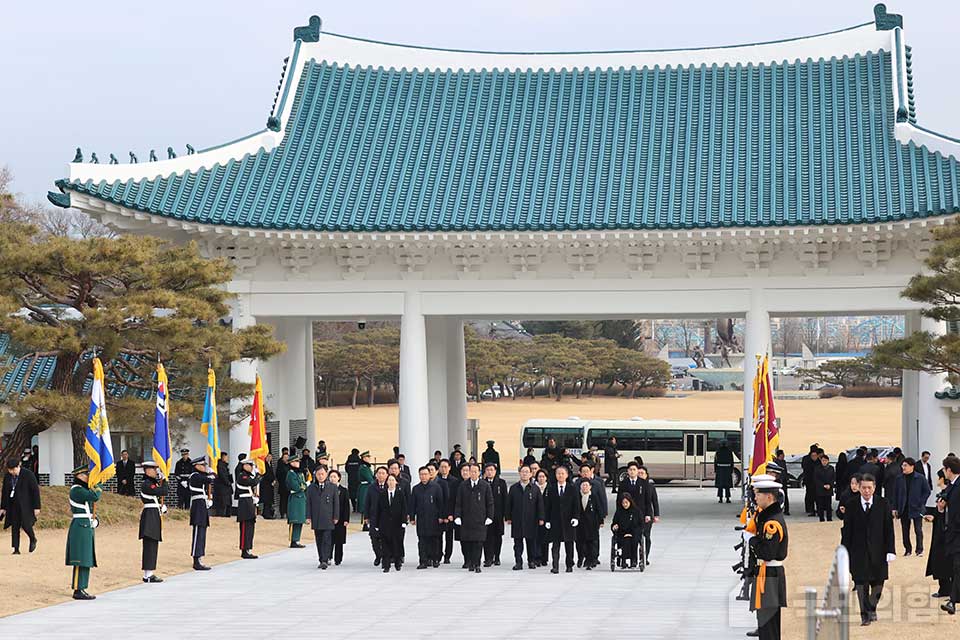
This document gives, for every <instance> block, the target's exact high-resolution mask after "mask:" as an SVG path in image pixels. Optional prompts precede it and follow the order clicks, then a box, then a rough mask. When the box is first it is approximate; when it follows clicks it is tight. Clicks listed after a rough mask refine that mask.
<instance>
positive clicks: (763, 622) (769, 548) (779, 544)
mask: <svg viewBox="0 0 960 640" xmlns="http://www.w3.org/2000/svg"><path fill="white" fill-rule="evenodd" d="M753 488H754V491H759V492H763V493H779V492H780V484H779V483H777V482H771V481H761V482H755V483H754V485H753ZM753 523H754V525H755V527H751V529H755V532H756V533H755V535H754V536H753V537H751V538H750V541H749V545H750V551H751V553H752V554H753V555H754V557H755V558H756V559H757V567H756V569H755V570H754V572H753V573H754V575H753V576H751V583H750V610H751V611H756V612H757V625H758V632H759V637H760V638H761V640H779V639H780V609H782V608H783V607H785V606H787V578H786V574H785V572H784V566H783V561H784V560H786V558H787V542H788V536H787V523H786V521H785V520H784V518H783V508H782V507H781V506H780V503H779V502H774V503H773V504H771V505H770V506H769V507H767V508H765V509H762V510H760V511H758V512H757V514H756V516H754V520H753Z"/></svg>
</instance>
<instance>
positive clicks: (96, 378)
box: [83, 358, 117, 487]
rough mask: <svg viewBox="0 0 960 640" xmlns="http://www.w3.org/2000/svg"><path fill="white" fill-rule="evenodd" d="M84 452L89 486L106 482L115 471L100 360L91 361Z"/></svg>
mask: <svg viewBox="0 0 960 640" xmlns="http://www.w3.org/2000/svg"><path fill="white" fill-rule="evenodd" d="M84 435H85V442H84V445H83V448H84V451H86V452H87V457H89V458H90V473H89V480H88V482H89V486H91V487H93V486H96V485H98V484H100V483H103V482H106V481H107V480H109V479H110V478H112V477H113V476H114V474H115V473H116V471H117V469H116V466H115V465H114V463H113V443H112V442H111V441H110V423H109V422H108V421H107V399H106V394H105V385H104V378H103V364H102V363H101V362H100V358H94V359H93V388H92V389H91V390H90V413H89V414H88V415H87V430H86V433H85V434H84Z"/></svg>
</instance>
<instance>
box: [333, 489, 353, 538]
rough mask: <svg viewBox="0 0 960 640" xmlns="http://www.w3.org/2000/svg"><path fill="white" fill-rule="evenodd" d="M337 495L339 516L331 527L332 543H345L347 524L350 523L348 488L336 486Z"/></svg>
mask: <svg viewBox="0 0 960 640" xmlns="http://www.w3.org/2000/svg"><path fill="white" fill-rule="evenodd" d="M337 495H338V496H339V498H340V518H339V520H338V521H337V526H335V527H334V528H333V544H345V543H346V542H347V525H348V524H349V523H350V512H351V511H353V509H351V508H350V490H349V489H347V488H346V487H343V486H341V487H338V488H337Z"/></svg>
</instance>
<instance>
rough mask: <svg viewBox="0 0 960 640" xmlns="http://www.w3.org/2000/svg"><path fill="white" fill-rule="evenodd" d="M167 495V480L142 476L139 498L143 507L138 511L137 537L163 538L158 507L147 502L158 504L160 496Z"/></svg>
mask: <svg viewBox="0 0 960 640" xmlns="http://www.w3.org/2000/svg"><path fill="white" fill-rule="evenodd" d="M165 495H167V481H166V480H161V479H160V478H151V477H149V476H143V482H142V483H141V484H140V500H141V501H142V502H143V504H144V507H143V509H142V510H141V511H140V535H139V538H140V539H141V540H143V539H144V538H150V539H151V540H160V541H162V540H163V536H162V535H161V529H162V527H161V524H160V509H159V508H157V507H149V506H146V505H149V504H160V498H161V497H163V496H165Z"/></svg>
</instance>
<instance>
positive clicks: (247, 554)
mask: <svg viewBox="0 0 960 640" xmlns="http://www.w3.org/2000/svg"><path fill="white" fill-rule="evenodd" d="M240 557H241V558H243V559H244V560H256V559H257V558H258V557H259V556H255V555H253V554H252V553H250V552H249V551H244V552H243V553H241V554H240Z"/></svg>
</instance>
